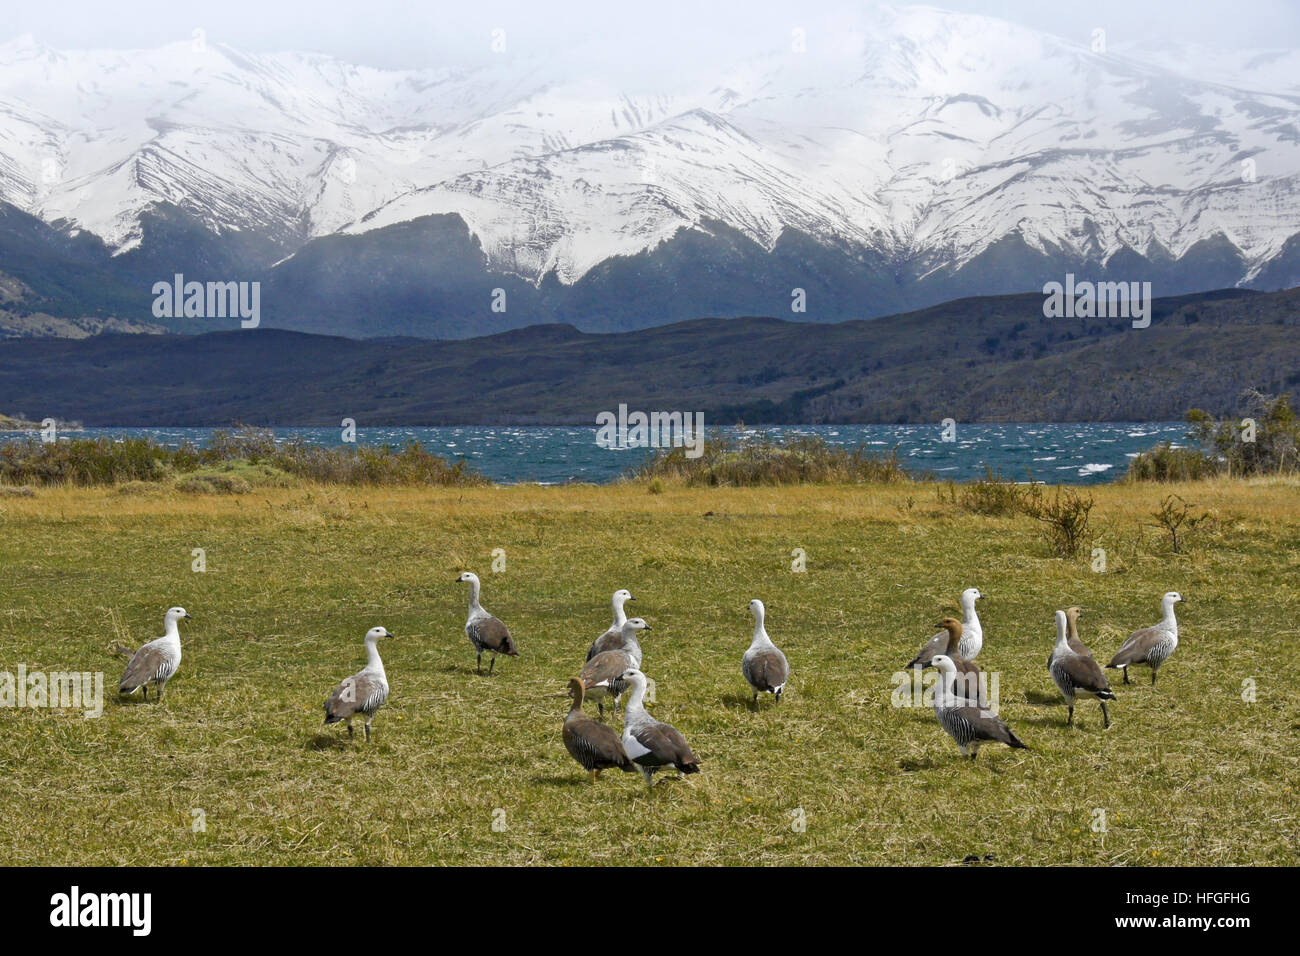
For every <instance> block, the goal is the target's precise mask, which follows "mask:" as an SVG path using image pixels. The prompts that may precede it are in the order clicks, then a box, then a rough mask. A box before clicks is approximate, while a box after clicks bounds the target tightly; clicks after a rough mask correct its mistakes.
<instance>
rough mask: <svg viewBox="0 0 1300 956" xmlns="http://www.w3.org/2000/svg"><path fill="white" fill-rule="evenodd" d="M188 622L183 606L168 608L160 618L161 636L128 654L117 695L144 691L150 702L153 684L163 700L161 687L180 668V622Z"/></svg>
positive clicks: (187, 615)
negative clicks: (161, 622)
mask: <svg viewBox="0 0 1300 956" xmlns="http://www.w3.org/2000/svg"><path fill="white" fill-rule="evenodd" d="M188 620H190V616H189V614H187V613H186V612H185V608H183V607H173V608H168V609H167V613H166V614H164V615H163V636H162V637H160V638H157V639H156V640H152V641H150V642H149V643H148V644H145V645H144V646H143V647H141V648H140V649H139V650H138V651H136V652H135V653H134V654H132V655H131V660H130V661H129V662H128V663H127V665H126V670H125V671H124V672H123V674H122V680H121V682H120V683H119V684H118V688H117V689H118V692H119V693H121V694H125V695H128V696H129V695H131V694H134V693H135V692H136V691H137V690H139V689H140V688H142V687H143V688H144V699H145V700H148V699H149V685H150V684H153V686H154V689H155V691H157V697H158V699H159V700H162V696H163V688H165V687H166V686H167V682H168V681H169V680H171V679H172V677H173V676H174V675H175V673H176V671H177V670H178V669H179V668H180V666H181V629H180V625H179V624H178V623H177V622H179V621H188Z"/></svg>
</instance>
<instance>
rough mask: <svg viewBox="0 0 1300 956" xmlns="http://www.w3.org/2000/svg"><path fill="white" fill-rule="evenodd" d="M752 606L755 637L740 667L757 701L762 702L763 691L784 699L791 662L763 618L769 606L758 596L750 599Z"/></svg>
mask: <svg viewBox="0 0 1300 956" xmlns="http://www.w3.org/2000/svg"><path fill="white" fill-rule="evenodd" d="M749 609H750V611H752V612H753V614H754V639H753V641H752V642H751V643H750V645H749V650H747V651H745V656H744V657H742V658H741V659H740V671H741V673H742V674H744V675H745V680H747V681H748V682H749V686H750V687H752V688H753V689H754V705H755V706H757V705H758V695H759V694H771V695H772V696H773V697H775V698H776V702H777V703H778V704H779V703H781V694H782V693H783V692H784V691H785V685H786V682H787V681H788V680H789V679H790V662H789V661H787V660H786V659H785V655H784V654H782V653H781V649H780V648H779V647H777V646H776V645H775V644H773V643H772V639H771V638H770V637H768V636H767V628H766V627H765V626H764V624H763V621H764V618H765V617H766V616H767V609H766V608H765V607H764V606H763V602H762V601H760V600H758V598H755V599H754V600H752V601H750V602H749Z"/></svg>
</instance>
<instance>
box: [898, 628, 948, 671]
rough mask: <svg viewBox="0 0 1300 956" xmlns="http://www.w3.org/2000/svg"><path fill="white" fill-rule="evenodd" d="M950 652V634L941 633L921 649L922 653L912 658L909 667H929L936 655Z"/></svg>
mask: <svg viewBox="0 0 1300 956" xmlns="http://www.w3.org/2000/svg"><path fill="white" fill-rule="evenodd" d="M947 650H948V632H947V631H940V632H939V633H938V634H936V635H934V637H932V638H930V639H929V640H928V641H926V642H925V647H923V648H921V653H919V654H917V655H916V656H915V657H913V658H912V660H911V662H910V663H908V665H907V666H908V667H918V666H919V667H929V666H930V659H931V658H932V657H934V655H935V654H943V653H945V652H946V651H947Z"/></svg>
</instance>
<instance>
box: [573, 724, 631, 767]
mask: <svg viewBox="0 0 1300 956" xmlns="http://www.w3.org/2000/svg"><path fill="white" fill-rule="evenodd" d="M564 746H565V748H566V749H567V750H568V751H569V753H570V754H571V755H572V756H573V759H574V760H576V761H578V763H579V764H581V765H582V767H583V769H584V770H604V769H605V768H606V767H618V768H619V769H620V770H623V771H629V772H630V771H631V770H633V769H634V768H633V764H632V760H631V758H630V757H628V755H627V751H625V750H624V749H623V742H622V741H621V740H619V739H618V734H616V733H614V731H613V730H612V729H611V728H610V727H608V726H606V725H605V724H602V723H598V722H596V721H594V720H592V719H591V718H590V717H586V716H583V715H581V714H579V715H576V716H574V717H571V718H569V719H567V720H565V721H564Z"/></svg>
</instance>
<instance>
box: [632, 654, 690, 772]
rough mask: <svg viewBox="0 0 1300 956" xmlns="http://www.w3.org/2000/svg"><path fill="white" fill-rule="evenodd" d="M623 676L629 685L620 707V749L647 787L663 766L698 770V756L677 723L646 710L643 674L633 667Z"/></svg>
mask: <svg viewBox="0 0 1300 956" xmlns="http://www.w3.org/2000/svg"><path fill="white" fill-rule="evenodd" d="M623 680H624V681H626V682H627V684H628V685H629V686H630V687H631V688H632V692H631V696H630V697H628V701H627V707H626V708H625V709H624V711H623V749H624V750H626V751H627V755H628V756H629V757H631V758H632V760H633V762H635V763H636V765H637V766H638V767H639V768H640V769H641V775H642V776H643V777H645V783H646V786H647V787H650V786H653V785H654V775H655V774H656V773H658V772H659V771H660V770H662V769H663V768H665V767H676V768H677V769H678V770H680V771H681V772H682V773H699V772H700V758H699V757H697V756H695V751H693V750H691V746H690V744H688V743H687V742H686V738H685V737H683V736H682V735H681V733H680V732H679V731H678V730H677V728H676V727H673V726H671V725H670V724H665V723H663V722H662V721H658V720H655V719H654V718H653V717H651V716H650V715H649V714H648V713H646V709H645V706H644V705H643V703H642V701H643V700H644V699H645V686H646V684H645V674H643V673H641V672H640V671H639V670H637V669H636V668H635V667H633V668H629V669H628V670H626V671H624V672H623Z"/></svg>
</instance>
